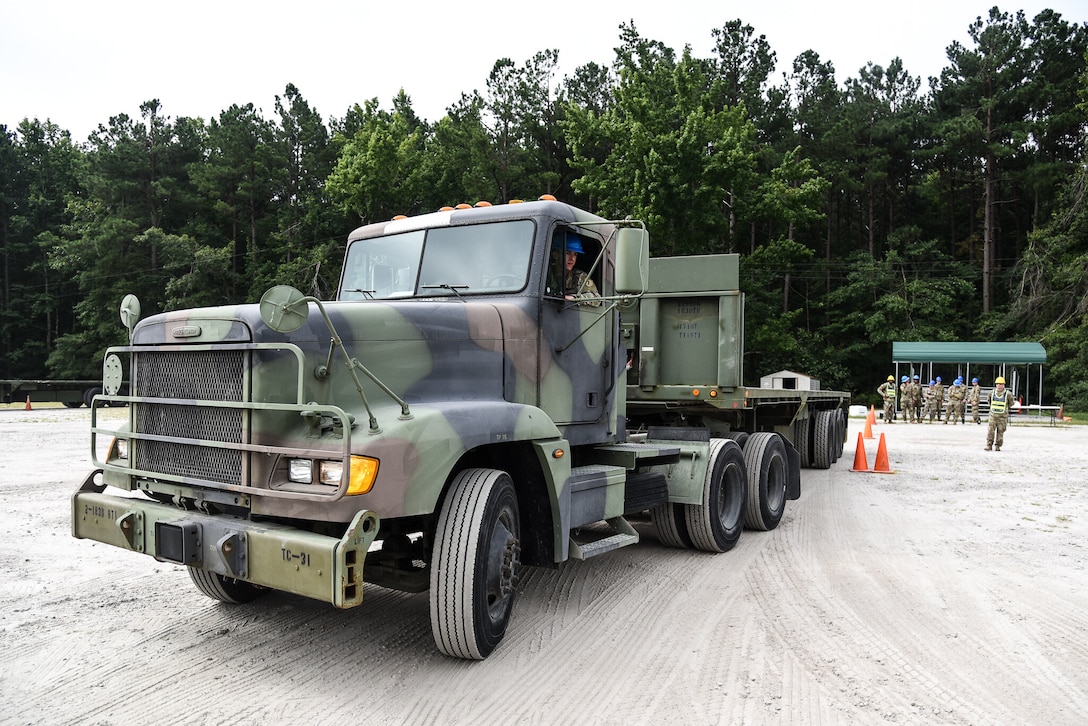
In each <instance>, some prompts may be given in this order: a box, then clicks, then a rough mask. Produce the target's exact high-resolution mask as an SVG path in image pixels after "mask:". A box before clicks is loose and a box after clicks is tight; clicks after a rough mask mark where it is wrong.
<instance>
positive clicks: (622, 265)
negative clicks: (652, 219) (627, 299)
mask: <svg viewBox="0 0 1088 726" xmlns="http://www.w3.org/2000/svg"><path fill="white" fill-rule="evenodd" d="M649 268H650V233H649V232H647V231H646V230H645V229H642V228H641V227H621V228H620V229H619V230H618V231H617V232H616V294H617V295H642V294H643V293H645V292H646V287H647V285H648V283H649V279H648V278H649Z"/></svg>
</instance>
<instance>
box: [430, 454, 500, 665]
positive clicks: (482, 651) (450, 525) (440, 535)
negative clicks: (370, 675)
mask: <svg viewBox="0 0 1088 726" xmlns="http://www.w3.org/2000/svg"><path fill="white" fill-rule="evenodd" d="M520 531H521V530H520V522H519V521H518V500H517V493H516V492H515V491H514V483H513V482H512V481H511V479H510V475H509V474H507V473H506V472H504V471H498V470H496V469H466V470H465V471H462V472H461V473H459V474H458V475H457V476H456V478H454V480H453V484H452V486H451V488H450V492H449V494H448V495H447V496H446V501H445V502H444V503H443V504H442V511H441V513H440V514H439V517H438V526H437V529H436V531H435V539H434V551H433V555H432V557H431V591H430V610H431V632H432V634H433V635H434V642H435V644H436V645H437V646H438V649H439V650H440V651H442V652H443V653H445V654H446V655H449V656H453V657H454V658H467V659H471V660H483V659H484V658H486V657H487V656H488V655H489V654H490V653H491V651H492V650H494V649H495V646H497V645H498V644H499V642H500V641H501V640H502V638H503V635H505V634H506V626H507V623H509V621H510V613H511V611H512V610H513V608H514V596H515V591H514V586H515V585H516V584H517V575H518V565H519V555H520V551H521V544H520V539H519V538H520Z"/></svg>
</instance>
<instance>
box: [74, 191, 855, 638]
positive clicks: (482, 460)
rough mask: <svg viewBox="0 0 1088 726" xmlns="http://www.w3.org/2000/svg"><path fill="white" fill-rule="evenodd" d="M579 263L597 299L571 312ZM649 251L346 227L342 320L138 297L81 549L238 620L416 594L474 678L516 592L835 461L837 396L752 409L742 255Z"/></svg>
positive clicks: (321, 307) (273, 306) (703, 538)
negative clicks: (369, 589) (290, 597)
mask: <svg viewBox="0 0 1088 726" xmlns="http://www.w3.org/2000/svg"><path fill="white" fill-rule="evenodd" d="M571 239H574V240H576V241H577V243H578V248H579V249H581V250H582V254H581V255H580V261H581V263H582V266H583V268H584V269H583V272H584V273H585V274H583V275H581V278H582V279H583V280H585V279H592V280H593V282H594V283H595V288H596V290H597V291H599V296H598V297H592V296H589V297H587V296H585V295H583V294H581V293H584V292H585V290H566V289H563V286H564V284H565V283H564V280H565V279H569V278H570V276H569V275H567V276H564V274H563V272H564V270H563V265H564V260H565V254H564V251H569V250H570V240H571ZM648 250H649V240H648V235H647V234H646V232H645V230H644V228H643V227H642V225H641V224H640V223H638V222H633V221H630V220H623V221H609V220H605V219H602V218H599V217H597V216H594V215H592V214H589V213H587V212H585V211H582V210H579V209H576V208H574V207H571V206H568V205H566V204H562V203H559V202H556V201H554V200H551V199H543V200H539V201H535V202H526V203H512V204H505V205H495V206H491V205H486V204H478V205H476V206H475V207H471V206H468V205H462V206H461V207H458V208H455V209H443V210H441V211H439V212H436V213H433V214H424V215H420V216H416V217H407V218H397V219H394V220H391V221H389V222H385V223H380V224H371V225H368V226H365V227H361V228H359V229H357V230H355V231H354V232H353V233H352V234H351V235H350V237H349V238H348V247H347V256H346V259H345V264H344V268H343V274H342V278H341V282H340V288H339V292H338V294H337V298H336V300H330V301H319V300H317V299H315V298H312V297H307V296H304V295H303V294H302V293H300V292H299V291H297V290H294V289H293V288H288V287H274V288H272V289H271V290H269V291H268V292H267V293H266V294H265V295H264V296H263V298H262V299H261V301H260V303H259V304H249V305H238V306H228V307H218V308H206V309H197V310H185V311H178V312H171V313H164V314H160V315H154V316H152V317H148V318H146V319H144V320H139V316H140V312H139V303H138V301H137V300H135V298H133V297H132V296H129V297H127V298H126V299H125V301H123V302H122V306H121V318H122V322H123V323H124V324H125V326H126V327H127V328H128V329H129V338H130V343H129V344H128V345H126V346H120V347H113V348H110V349H109V350H107V351H106V355H105V358H104V366H103V372H104V375H103V388H104V391H105V393H104V394H103V395H100V396H97V397H95V399H94V401H93V406H92V425H91V432H92V433H91V438H92V452H94V451H96V450H97V446H96V441H97V440H98V438H99V437H110V439H109V440H110V443H109V446H108V453H107V454H106V455H105V457H104V459H100V457H99V456H97V455H95V460H94V464H95V466H96V467H97V468H96V469H95V470H94V471H92V472H91V473H90V474H89V475H88V476H87V478H86V480H85V481H84V482H83V485H82V486H81V487H80V489H79V490H78V492H77V493H76V494H75V495H74V497H73V524H72V527H73V534H74V535H75V536H76V537H80V538H87V539H92V540H97V541H99V542H104V543H107V544H111V545H114V546H116V547H118V548H121V549H124V550H131V551H134V552H139V553H143V554H146V555H150V556H152V557H154V558H156V559H159V560H163V561H167V562H173V563H178V564H182V565H186V566H187V567H188V572H189V574H190V576H191V577H192V580H193V582H194V583H195V585H196V587H197V588H198V589H199V590H200V591H201V592H203V593H204V594H206V595H208V596H209V597H212V598H215V599H218V600H221V601H226V602H231V603H244V602H248V601H251V600H253V599H254V598H256V597H258V596H259V595H261V594H262V593H265V592H267V591H269V590H281V591H284V592H288V593H294V594H297V595H302V596H305V597H309V598H314V599H316V600H321V601H323V602H326V603H331V604H332V605H334V606H336V607H340V608H349V607H352V606H355V605H358V604H359V603H360V602H361V601H362V597H363V590H364V583H373V584H376V585H380V586H383V587H387V588H394V589H397V590H401V591H406V592H423V591H429V601H430V620H431V629H432V632H433V635H434V639H435V642H436V644H437V646H438V648H439V649H440V650H441V651H442V652H443V653H446V654H448V655H451V656H455V657H460V658H469V659H481V658H485V657H486V656H487V655H488V654H489V653H490V652H491V651H492V650H493V649H494V648H495V647H496V645H498V643H499V642H500V641H501V640H502V638H503V635H504V633H505V632H506V628H507V624H508V622H509V619H510V616H511V611H512V608H513V605H514V599H515V594H516V591H517V585H518V577H519V573H520V572H521V571H522V568H523V567H526V566H541V567H546V566H556V565H557V564H558V563H561V562H564V561H566V560H569V559H572V558H573V559H585V558H588V557H594V556H598V555H603V554H605V553H608V552H610V551H613V550H615V549H617V548H619V547H624V546H627V545H632V544H635V543H637V542H638V541H639V536H640V532H641V533H643V534H645V533H647V532H654V533H655V534H656V537H657V538H658V539H659V540H660V541H661V542H663V543H664V544H666V545H668V546H673V547H688V548H695V549H699V550H707V551H712V552H724V551H726V550H729V549H730V548H731V547H733V545H734V544H735V543H736V542H737V539H738V538H739V537H740V535H741V532H742V529H744V528H745V527H748V528H749V529H755V530H770V529H773V528H774V527H776V526H777V525H778V522H779V520H780V519H781V517H782V513H783V511H784V508H785V504H786V501H787V499H791V498H793V499H795V498H797V497H798V496H799V495H800V468H801V467H802V466H811V467H823V468H826V467H829V466H831V464H832V463H833V462H834V461H835V460H836V459H837V458H838V456H839V455H840V454H841V452H842V444H843V441H844V440H845V435H846V427H845V421H846V417H845V410H846V408H847V406H848V403H849V400H848V395H847V394H845V393H841V392H835V391H800V390H772V389H763V388H745V387H744V386H743V385H742V383H741V377H742V356H743V296H742V295H741V293H740V292H739V290H738V287H739V280H738V258H737V257H736V256H735V255H714V256H702V257H689V258H663V259H650V258H649V253H648ZM582 287H583V288H585V287H587V285H586V283H585V282H584V281H583V283H582ZM126 372H127V373H126ZM126 382H127V383H128V384H129V386H130V388H131V394H130V395H121V394H122V393H123V391H122V388H121V387H122V385H123V384H124V383H126ZM110 404H129V409H128V412H129V416H128V419H127V422H126V423H125V424H124V425H123V426H121V428H120V429H118V430H116V431H115V430H113V429H111V428H108V427H105V426H102V425H100V424H99V421H98V416H97V413H98V411H99V410H100V408H101V407H102V406H106V405H110ZM105 441H106V439H105V438H103V444H104V443H105ZM102 449H103V450H104V449H106V447H105V446H103V447H102ZM107 490H110V492H107Z"/></svg>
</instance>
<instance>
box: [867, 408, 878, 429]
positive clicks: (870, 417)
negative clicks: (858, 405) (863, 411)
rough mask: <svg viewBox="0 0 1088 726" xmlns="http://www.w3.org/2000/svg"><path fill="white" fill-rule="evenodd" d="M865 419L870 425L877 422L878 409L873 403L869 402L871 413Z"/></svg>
mask: <svg viewBox="0 0 1088 726" xmlns="http://www.w3.org/2000/svg"><path fill="white" fill-rule="evenodd" d="M865 420H866V421H867V422H868V423H869V425H870V426H872V425H873V424H875V423H876V411H874V410H873V404H871V403H870V404H869V415H868V416H866V417H865Z"/></svg>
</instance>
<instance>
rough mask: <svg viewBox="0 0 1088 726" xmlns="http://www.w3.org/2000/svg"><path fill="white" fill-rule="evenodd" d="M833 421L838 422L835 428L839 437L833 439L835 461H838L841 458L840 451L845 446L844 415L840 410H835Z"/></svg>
mask: <svg viewBox="0 0 1088 726" xmlns="http://www.w3.org/2000/svg"><path fill="white" fill-rule="evenodd" d="M835 421H837V422H838V426H837V427H836V428H837V429H838V433H839V435H838V436H837V437H835V440H836V445H835V461H838V460H839V459H840V458H842V451H843V449H844V448H845V446H846V425H847V421H846V413H845V412H844V411H843V410H842V409H841V408H836V409H835Z"/></svg>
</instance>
